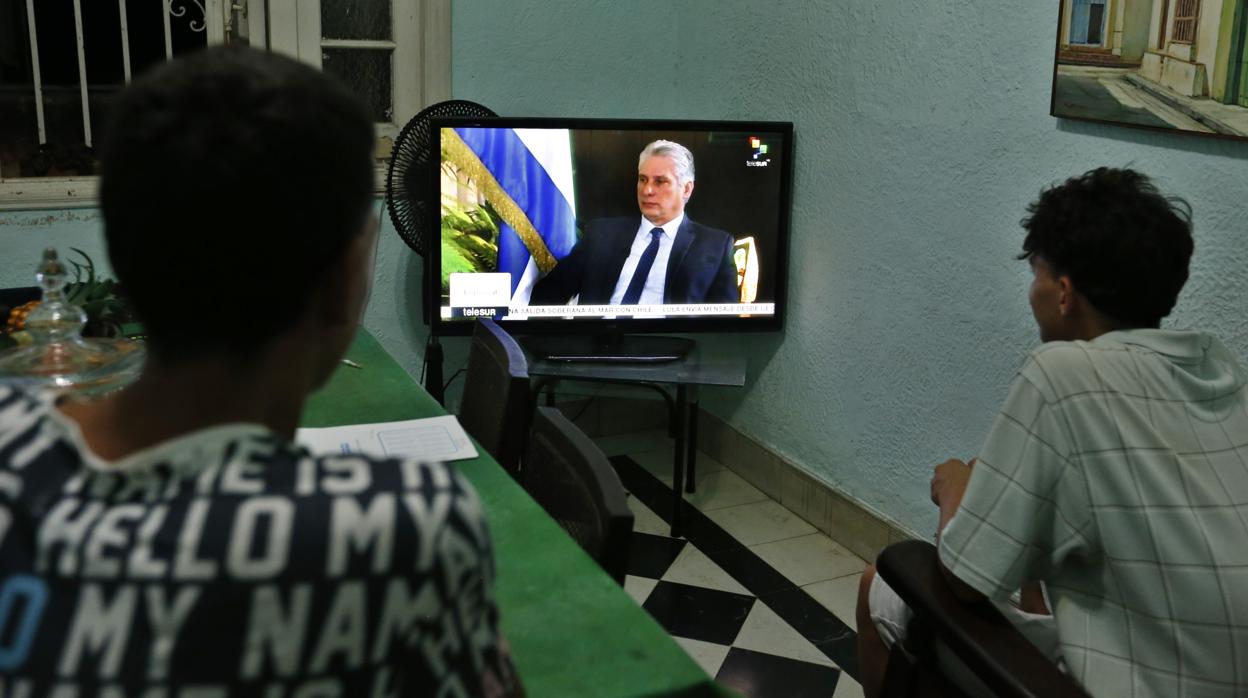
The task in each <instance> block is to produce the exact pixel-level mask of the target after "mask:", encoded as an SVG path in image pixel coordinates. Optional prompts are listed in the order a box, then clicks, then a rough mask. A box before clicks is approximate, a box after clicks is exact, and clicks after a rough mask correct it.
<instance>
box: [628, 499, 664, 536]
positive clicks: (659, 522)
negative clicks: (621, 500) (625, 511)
mask: <svg viewBox="0 0 1248 698" xmlns="http://www.w3.org/2000/svg"><path fill="white" fill-rule="evenodd" d="M628 508H629V509H630V510H631V511H632V512H633V530H634V531H636V532H637V533H649V534H652V535H656V536H667V535H671V532H672V527H671V526H669V525H668V524H667V522H666V521H664V520H663V519H661V518H659V515H658V514H656V513H654V512H653V511H651V510H650V507H648V506H646V505H645V504H642V503H641V500H640V499H638V498H637V497H636V496H635V495H629V496H628Z"/></svg>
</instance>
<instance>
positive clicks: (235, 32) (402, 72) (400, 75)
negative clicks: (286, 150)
mask: <svg viewBox="0 0 1248 698" xmlns="http://www.w3.org/2000/svg"><path fill="white" fill-rule="evenodd" d="M390 2H391V7H392V13H393V18H392V22H393V27H394V32H395V35H394V37H393V41H392V42H369V43H393V44H394V46H393V50H394V60H393V63H392V68H391V70H392V73H391V85H392V86H394V87H392V90H393V100H394V102H393V103H394V119H395V120H394V121H393V122H391V123H378V124H377V137H378V139H377V152H376V159H377V168H376V176H375V184H374V186H375V189H376V191H377V192H379V193H380V192H382V191H384V189H385V175H386V167H387V161H388V159H389V157H390V151H391V148H392V146H393V143H394V139H395V138H396V137H397V136H398V133H399V131H400V130H401V129H402V127H403V125H404V124H406V123H407V121H408V120H410V119H411V118H412V117H413V116H415V115H416V113H417V112H419V111H420V109H422V108H423V107H424V106H426V105H429V104H433V103H435V102H440V101H443V100H446V99H450V97H451V0H390ZM236 5H237V3H222V2H219V0H216V1H214V0H209V2H208V3H207V7H208V8H209V12H206V13H205V15H206V16H205V21H206V22H207V23H208V27H207V31H208V42H209V44H210V45H211V44H216V43H222V42H225V41H227V40H229V39H230V38H232V37H233V38H236V40H247V41H249V43H251V45H253V46H258V47H261V48H265V49H267V50H270V51H278V52H281V53H285V54H287V55H291V56H293V57H295V58H298V59H299V60H302V61H304V62H306V63H308V64H309V65H313V66H315V67H317V68H318V69H319V68H320V67H321V49H322V47H326V43H325V41H326V40H324V39H323V38H322V37H321V35H320V29H321V15H320V0H247V6H248V10H247V12H246V13H241V12H238V11H237V10H235V9H234V6H236ZM214 8H215V9H217V11H212V10H213V9H214ZM346 43H347V44H354V43H357V42H346ZM342 45H344V42H341V41H333V40H330V41H329V42H328V46H331V47H332V46H342ZM399 85H404V86H414V87H413V88H412V89H397V86H399ZM98 180H99V178H98V177H95V176H87V177H9V178H4V177H0V211H17V210H31V209H47V208H90V207H94V206H98V205H99V196H98V194H99V181H98Z"/></svg>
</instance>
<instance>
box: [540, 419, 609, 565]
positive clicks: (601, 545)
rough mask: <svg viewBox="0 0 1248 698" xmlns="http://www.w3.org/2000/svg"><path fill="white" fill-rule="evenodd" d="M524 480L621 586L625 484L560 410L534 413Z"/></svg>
mask: <svg viewBox="0 0 1248 698" xmlns="http://www.w3.org/2000/svg"><path fill="white" fill-rule="evenodd" d="M521 484H522V485H523V486H524V489H525V490H527V491H528V493H529V494H530V495H532V497H533V499H535V500H537V503H538V504H540V505H541V506H542V508H543V509H545V510H546V513H548V514H550V516H551V518H553V519H555V521H558V522H559V525H560V526H562V527H563V529H564V530H565V531H567V532H568V535H570V536H572V538H573V539H574V540H576V542H577V543H578V544H580V546H581V547H582V548H584V550H585V552H587V553H589V555H590V557H592V558H594V560H596V561H597V562H598V564H599V565H602V568H603V569H604V570H606V572H607V574H610V575H611V577H612V578H613V579H615V581H616V582H617V583H619V584H620V585H621V586H622V585H623V584H624V574H625V572H626V570H627V568H628V546H629V539H630V538H631V537H632V533H633V512H632V511H631V510H629V508H628V502H627V501H626V499H625V493H624V486H623V485H622V484H620V478H619V476H618V475H616V474H615V470H614V469H613V468H612V467H611V463H609V462H608V461H607V457H606V455H604V454H603V452H602V449H600V448H598V446H597V445H595V444H594V442H593V441H590V440H589V437H588V436H586V435H585V432H583V431H581V430H580V428H578V427H577V426H576V425H575V424H573V423H572V422H571V421H570V420H569V419H568V418H567V417H565V416H563V414H562V413H561V412H559V410H557V409H555V408H553V407H538V408H537V410H536V412H535V413H534V415H533V428H532V430H531V431H530V433H529V446H528V449H526V451H525V456H524V465H523V468H522V470H521Z"/></svg>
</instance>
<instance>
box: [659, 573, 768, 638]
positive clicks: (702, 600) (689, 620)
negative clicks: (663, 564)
mask: <svg viewBox="0 0 1248 698" xmlns="http://www.w3.org/2000/svg"><path fill="white" fill-rule="evenodd" d="M753 606H754V597H753V596H748V595H746V594H733V593H731V592H727V591H719V590H716V589H705V588H703V587H694V586H688V585H686V584H674V583H672V582H659V583H658V584H657V585H655V587H654V591H652V592H650V596H649V598H647V599H646V603H645V604H643V605H642V608H644V609H646V610H647V611H649V612H650V615H652V616H654V619H655V620H657V621H658V622H659V625H662V626H663V628H664V629H666V630H667V632H668V634H669V635H674V636H676V637H687V638H689V639H691V640H701V641H703V642H714V643H716V644H720V645H731V644H732V641H733V640H736V639H737V633H739V632H740V631H741V626H742V625H743V624H745V617H746V616H748V615H749V614H750V609H751V608H752V607H753Z"/></svg>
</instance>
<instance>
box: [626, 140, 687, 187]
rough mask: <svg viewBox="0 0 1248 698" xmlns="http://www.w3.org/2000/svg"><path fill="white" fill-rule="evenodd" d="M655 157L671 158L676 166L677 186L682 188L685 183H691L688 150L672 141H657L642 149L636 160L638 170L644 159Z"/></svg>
mask: <svg viewBox="0 0 1248 698" xmlns="http://www.w3.org/2000/svg"><path fill="white" fill-rule="evenodd" d="M655 155H662V156H663V157H665V158H671V160H672V164H673V165H675V166H676V181H677V184H680V185H682V186H683V185H684V184H685V182H692V181H693V153H691V152H689V149H688V148H686V147H685V146H683V145H681V144H679V143H676V142H674V141H665V140H657V141H655V142H653V143H651V144H650V145H647V146H646V147H645V148H643V149H642V151H641V156H640V157H638V158H637V167H638V168H640V167H641V164H642V163H643V162H645V161H646V158H649V157H653V156H655Z"/></svg>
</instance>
